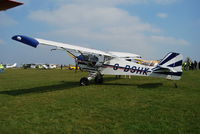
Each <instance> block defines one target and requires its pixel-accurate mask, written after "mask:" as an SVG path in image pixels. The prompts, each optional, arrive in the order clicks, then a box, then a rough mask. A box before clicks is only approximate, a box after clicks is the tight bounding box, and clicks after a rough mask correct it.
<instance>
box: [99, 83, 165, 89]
mask: <svg viewBox="0 0 200 134" xmlns="http://www.w3.org/2000/svg"><path fill="white" fill-rule="evenodd" d="M103 85H113V86H114V85H115V86H116V85H117V86H136V87H138V88H158V87H160V86H162V85H163V83H145V84H123V83H104V84H103Z"/></svg>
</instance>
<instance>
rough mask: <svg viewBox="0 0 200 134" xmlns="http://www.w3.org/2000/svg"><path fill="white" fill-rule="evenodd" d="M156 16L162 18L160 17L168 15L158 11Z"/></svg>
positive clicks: (163, 17)
mask: <svg viewBox="0 0 200 134" xmlns="http://www.w3.org/2000/svg"><path fill="white" fill-rule="evenodd" d="M157 17H159V18H162V19H165V18H167V17H168V14H167V13H158V14H157Z"/></svg>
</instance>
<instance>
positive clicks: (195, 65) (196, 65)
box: [183, 60, 200, 71]
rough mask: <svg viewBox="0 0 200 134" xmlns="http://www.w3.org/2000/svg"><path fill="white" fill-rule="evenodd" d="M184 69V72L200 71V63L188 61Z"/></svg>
mask: <svg viewBox="0 0 200 134" xmlns="http://www.w3.org/2000/svg"><path fill="white" fill-rule="evenodd" d="M183 69H184V70H186V71H187V70H200V61H199V62H197V61H196V60H194V61H192V60H186V61H185V62H183Z"/></svg>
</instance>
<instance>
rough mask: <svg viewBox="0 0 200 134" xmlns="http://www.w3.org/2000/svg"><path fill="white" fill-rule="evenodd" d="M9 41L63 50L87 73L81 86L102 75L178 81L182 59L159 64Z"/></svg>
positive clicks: (170, 57)
mask: <svg viewBox="0 0 200 134" xmlns="http://www.w3.org/2000/svg"><path fill="white" fill-rule="evenodd" d="M12 39H13V40H16V41H19V42H21V43H24V44H27V45H30V46H32V47H35V48H36V47H37V46H38V45H39V44H42V45H48V46H54V47H56V48H57V49H62V50H65V51H66V52H67V53H69V55H70V56H71V57H73V58H74V59H75V62H76V64H77V66H78V67H80V68H81V69H82V70H85V71H88V72H89V76H88V77H83V78H81V79H80V85H81V86H85V85H89V83H90V81H91V80H92V79H94V80H95V83H97V84H100V83H102V82H103V75H136V76H152V77H159V78H166V79H170V80H179V79H180V78H181V75H182V61H183V56H182V55H181V54H179V53H174V52H170V53H168V54H167V55H166V56H165V57H164V58H163V59H162V60H160V61H146V60H142V59H141V56H139V55H135V54H132V53H122V52H103V51H100V50H95V49H90V48H85V47H80V46H76V45H70V44H64V43H59V42H54V41H49V40H44V39H39V38H31V37H27V36H24V35H15V36H13V37H12Z"/></svg>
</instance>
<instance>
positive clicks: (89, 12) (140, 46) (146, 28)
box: [29, 0, 189, 56]
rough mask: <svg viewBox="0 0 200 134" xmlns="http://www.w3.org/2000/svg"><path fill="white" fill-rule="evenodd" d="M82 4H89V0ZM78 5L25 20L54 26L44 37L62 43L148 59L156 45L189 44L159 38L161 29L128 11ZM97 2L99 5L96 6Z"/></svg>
mask: <svg viewBox="0 0 200 134" xmlns="http://www.w3.org/2000/svg"><path fill="white" fill-rule="evenodd" d="M86 1H91V2H92V0H86ZM111 1H115V2H116V3H115V4H117V3H120V2H121V3H125V2H129V0H125V2H124V1H123V0H111ZM82 2H83V1H81V0H75V2H72V3H71V4H65V5H63V6H61V7H60V8H58V9H56V10H40V11H35V12H32V13H31V14H30V15H29V18H30V19H32V20H35V21H40V22H43V23H44V24H48V25H50V26H53V27H56V30H52V31H51V32H48V33H46V34H45V37H49V39H51V38H58V39H61V41H62V42H63V41H65V42H68V41H69V40H70V42H74V43H79V44H78V45H80V43H82V44H87V43H88V44H90V46H87V47H92V48H97V49H100V48H103V49H104V50H113V49H114V51H119V50H120V51H128V52H134V53H138V54H144V55H146V56H150V55H154V53H155V51H157V50H156V49H157V48H156V47H157V46H158V45H165V46H168V45H173V46H174V45H188V44H189V43H188V42H187V41H185V40H184V39H176V38H173V37H165V36H162V35H161V31H162V30H161V29H159V28H157V27H155V26H153V25H151V24H150V23H148V22H144V21H142V20H141V19H140V18H139V17H138V16H132V15H130V14H129V12H127V11H125V10H122V9H120V8H117V7H116V6H115V5H109V6H103V3H104V2H105V0H102V1H101V0H97V1H93V2H94V3H93V4H94V5H95V6H91V5H86V4H80V3H82ZM95 2H96V3H95ZM98 2H100V3H101V2H102V4H100V5H98V4H97V3H98ZM135 2H137V0H136V1H135ZM138 2H139V1H138ZM143 2H146V0H143ZM156 2H158V1H156ZM158 3H159V2H158ZM96 4H97V5H96ZM47 39H48V38H47ZM82 44H81V45H82ZM92 45H93V46H92ZM99 45H100V46H99ZM158 54H159V53H158Z"/></svg>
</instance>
